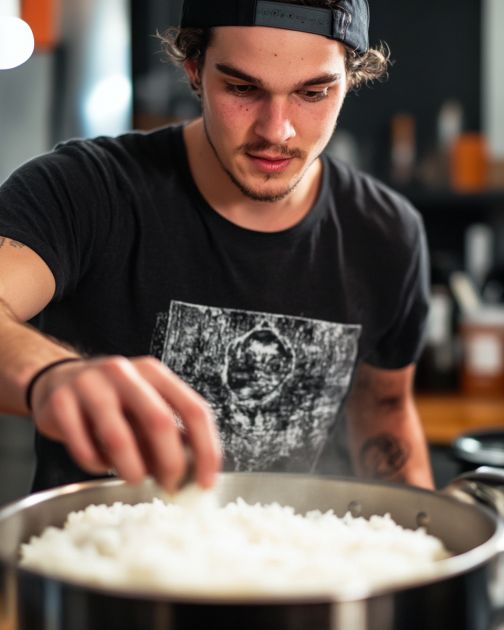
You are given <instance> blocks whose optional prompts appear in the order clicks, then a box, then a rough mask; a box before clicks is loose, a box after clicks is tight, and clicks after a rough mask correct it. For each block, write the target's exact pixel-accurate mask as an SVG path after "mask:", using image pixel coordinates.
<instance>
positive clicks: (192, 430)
mask: <svg viewBox="0 0 504 630" xmlns="http://www.w3.org/2000/svg"><path fill="white" fill-rule="evenodd" d="M134 363H135V366H136V367H137V369H138V370H139V372H140V373H141V374H142V375H143V376H144V377H145V378H146V379H147V380H148V381H149V382H150V383H151V384H152V385H153V386H154V387H155V389H156V390H157V391H158V392H159V394H160V395H161V396H162V397H163V398H164V400H165V401H166V402H167V403H168V404H169V405H170V406H171V407H173V409H174V410H175V411H176V413H177V415H179V416H180V418H181V419H182V422H183V424H184V427H185V429H186V432H187V437H188V439H189V443H190V446H191V448H192V450H193V452H194V466H195V475H196V480H197V481H198V483H199V484H200V485H202V486H203V487H209V486H211V485H212V484H213V483H214V481H215V476H216V473H217V472H218V470H219V468H220V466H221V460H222V453H221V445H220V440H219V436H218V432H217V428H216V425H215V422H214V418H213V414H212V411H211V409H210V407H209V406H208V404H207V403H206V402H205V401H204V399H203V398H202V397H201V396H199V394H197V393H196V392H195V391H194V390H193V389H191V388H190V387H189V386H188V385H187V384H186V383H184V381H182V380H181V379H180V378H179V377H178V376H177V375H176V374H174V373H173V372H171V371H170V370H169V369H168V368H166V367H165V366H164V365H163V364H162V363H160V362H159V361H156V360H155V359H152V358H150V357H145V358H140V359H135V361H134Z"/></svg>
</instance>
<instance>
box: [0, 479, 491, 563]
mask: <svg viewBox="0 0 504 630" xmlns="http://www.w3.org/2000/svg"><path fill="white" fill-rule="evenodd" d="M215 492H216V494H217V498H218V502H219V504H221V505H225V504H226V503H228V502H229V501H233V500H234V499H236V498H238V497H242V498H243V499H244V500H245V501H247V502H248V503H257V502H260V503H272V502H278V503H280V504H282V505H291V506H292V507H294V508H295V509H296V511H298V512H301V513H304V512H306V511H309V510H315V509H318V510H321V511H327V510H331V509H332V510H333V511H334V512H335V514H337V515H338V516H343V515H344V514H345V513H346V512H347V511H350V512H351V513H352V514H353V515H354V516H364V517H366V518H368V517H370V516H372V515H373V514H385V513H390V514H391V516H392V518H393V519H394V520H395V521H396V522H397V523H399V524H400V525H402V526H403V527H407V528H410V529H416V528H417V527H418V526H425V527H426V528H427V530H428V532H429V533H431V534H433V535H434V536H437V537H439V538H441V540H442V541H443V542H444V544H445V546H446V547H447V548H448V549H449V550H450V551H451V552H452V553H454V554H461V553H464V552H467V551H470V550H471V549H474V548H475V547H478V546H480V545H482V544H483V543H485V542H486V541H488V540H489V539H490V538H491V537H492V536H494V535H495V534H496V531H497V526H498V521H497V518H496V517H495V516H494V515H493V514H492V513H491V512H489V511H487V510H484V509H482V508H479V507H476V506H474V505H470V504H466V503H462V502H460V501H458V500H456V499H453V498H451V497H448V496H444V495H442V494H439V493H436V492H430V491H426V490H421V489H418V488H412V487H409V486H402V485H395V484H384V483H373V482H362V481H358V480H353V479H342V478H335V477H317V476H304V475H291V474H279V473H222V474H221V475H220V477H219V480H218V482H217V485H216V489H215ZM155 496H157V486H156V485H155V484H154V483H152V482H151V481H146V482H144V483H143V484H141V485H136V486H132V485H128V484H126V483H125V482H123V481H120V480H107V481H97V482H96V481H92V482H85V483H80V484H72V485H69V486H62V487H60V488H56V489H54V490H49V491H46V492H41V493H37V494H34V495H31V496H29V497H27V498H25V499H22V500H20V501H17V502H15V503H13V504H11V505H9V506H7V507H5V508H4V509H3V510H0V558H1V559H3V560H4V561H15V560H17V557H18V550H19V546H20V544H21V543H22V542H26V541H27V540H29V538H30V537H31V536H33V535H38V534H40V533H41V531H42V530H43V529H44V528H45V527H48V526H49V525H53V526H61V525H62V524H63V522H64V521H65V518H66V516H67V514H68V513H69V512H71V511H74V510H80V509H83V508H84V507H86V506H87V505H90V504H92V503H95V504H101V503H103V504H106V505H111V504H112V503H114V502H116V501H121V502H123V503H131V504H135V503H140V502H142V501H150V500H152V499H153V498H154V497H155Z"/></svg>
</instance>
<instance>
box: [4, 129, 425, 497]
mask: <svg viewBox="0 0 504 630" xmlns="http://www.w3.org/2000/svg"><path fill="white" fill-rule="evenodd" d="M322 161H323V176H322V182H321V186H320V191H319V194H318V198H317V200H316V202H315V204H314V206H313V208H312V209H311V210H310V212H309V213H308V214H307V215H306V216H305V217H304V218H303V219H302V220H301V221H300V222H299V223H298V224H297V225H295V226H294V227H291V228H289V229H287V230H283V231H281V232H275V233H263V232H256V231H253V230H248V229H244V228H241V227H238V226H236V225H235V224H233V223H231V222H229V221H227V220H226V219H224V218H223V217H222V216H220V215H219V214H218V213H216V212H215V211H214V210H213V209H212V208H211V207H210V206H209V205H208V204H207V203H206V201H205V200H204V198H203V197H202V196H201V194H200V193H199V191H198V189H197V188H196V186H195V184H194V181H193V179H192V177H191V174H190V170H189V164H188V161H187V155H186V150H185V145H184V141H183V137H182V130H181V127H178V126H177V127H168V128H163V129H160V130H156V131H153V132H149V133H145V134H143V133H129V134H126V135H123V136H120V137H118V138H97V139H94V140H86V141H82V140H74V141H70V142H67V143H64V144H62V145H60V146H59V147H57V149H56V150H55V151H53V152H51V153H49V154H47V155H44V156H41V157H38V158H36V159H34V160H32V161H30V162H28V163H27V164H25V165H24V166H22V167H21V168H20V169H19V170H18V171H16V172H15V173H14V174H13V175H12V176H11V177H10V178H9V179H8V180H7V182H6V183H5V184H4V185H3V186H2V188H1V189H0V235H2V236H6V237H9V238H12V239H15V240H18V241H20V242H22V243H24V244H25V245H27V246H29V247H30V248H32V249H33V250H34V251H35V252H37V253H38V254H39V255H40V256H41V257H42V258H43V259H44V260H45V262H46V263H47V264H48V266H49V267H50V269H51V270H52V272H53V274H54V277H55V279H56V294H55V296H54V299H53V301H52V302H51V304H50V305H49V306H48V307H47V308H46V309H45V311H44V312H43V313H42V314H41V315H40V317H39V321H38V325H39V327H40V329H41V330H43V331H44V332H46V333H48V334H51V335H53V336H55V337H57V338H58V339H62V340H64V341H67V342H69V343H71V344H73V345H74V346H76V347H77V348H78V349H80V350H81V351H83V352H86V353H91V354H117V353H119V354H123V355H126V356H136V355H143V354H146V353H151V354H154V355H155V356H158V357H159V358H160V359H161V360H163V361H164V362H165V363H166V364H167V365H169V366H170V367H171V368H172V369H173V370H174V371H175V372H177V373H178V374H180V376H182V378H184V379H185V380H186V381H187V382H189V383H190V384H191V385H193V386H194V387H195V388H196V389H197V390H198V391H200V392H201V393H202V394H203V395H204V396H205V397H206V398H207V399H208V401H209V402H210V403H211V404H212V406H213V407H214V409H215V411H216V415H217V418H218V422H219V428H220V431H221V435H222V438H223V442H224V446H225V454H226V460H227V466H228V467H230V468H235V469H247V470H262V469H277V470H278V469H289V470H298V471H307V470H311V469H312V467H313V465H314V463H315V462H316V460H317V457H318V455H319V453H320V451H321V449H322V448H323V446H324V443H325V441H326V440H327V436H328V434H329V432H330V431H331V429H332V427H333V426H334V423H335V420H336V417H337V415H338V413H339V412H340V411H341V410H342V408H343V402H344V399H345V396H346V394H347V392H348V389H349V386H350V384H351V379H352V375H353V373H354V369H355V366H356V365H357V363H358V362H360V361H364V362H367V363H369V364H371V365H374V366H377V367H381V368H386V369H394V368H401V367H403V366H405V365H408V364H410V363H412V362H414V361H416V359H417V358H418V355H419V352H420V349H421V340H422V334H423V329H424V325H425V318H426V312H427V299H428V271H427V249H426V245H425V237H424V231H423V227H422V223H421V220H420V217H419V215H418V213H417V212H416V211H415V210H414V209H413V208H412V207H411V205H410V204H409V203H408V202H407V201H406V200H405V199H404V198H403V197H401V196H400V195H398V194H396V193H395V192H393V191H391V190H390V189H388V188H387V187H386V186H384V185H382V184H380V183H378V182H377V181H376V180H374V179H373V178H371V177H369V176H367V175H364V174H362V173H360V172H357V171H355V170H353V169H351V168H349V167H348V166H347V165H345V164H343V163H341V162H338V161H334V160H332V159H329V158H328V157H327V156H325V155H324V156H322ZM37 457H38V468H37V482H36V486H37V487H45V486H50V485H56V484H59V483H63V482H65V481H74V480H76V479H80V478H83V477H84V475H83V473H82V471H80V470H79V469H78V468H76V467H75V466H74V465H73V464H72V463H71V462H70V460H69V458H68V455H67V454H66V452H65V450H64V449H63V447H61V446H60V445H55V444H53V443H51V442H50V441H49V440H46V439H45V438H41V436H38V438H37Z"/></svg>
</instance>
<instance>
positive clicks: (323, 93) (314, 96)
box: [299, 88, 329, 101]
mask: <svg viewBox="0 0 504 630" xmlns="http://www.w3.org/2000/svg"><path fill="white" fill-rule="evenodd" d="M299 94H300V95H301V96H302V97H303V98H304V99H305V100H306V101H321V100H322V99H324V98H326V97H327V95H328V94H329V88H324V89H323V90H300V92H299Z"/></svg>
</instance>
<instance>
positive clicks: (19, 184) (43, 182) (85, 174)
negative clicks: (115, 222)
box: [0, 141, 114, 299]
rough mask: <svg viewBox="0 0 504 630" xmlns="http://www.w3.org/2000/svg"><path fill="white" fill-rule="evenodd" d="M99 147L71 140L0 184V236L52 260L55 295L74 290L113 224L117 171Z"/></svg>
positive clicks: (17, 171)
mask: <svg viewBox="0 0 504 630" xmlns="http://www.w3.org/2000/svg"><path fill="white" fill-rule="evenodd" d="M100 151H101V149H100V147H99V146H97V145H96V146H93V145H92V144H91V143H89V142H86V141H71V142H68V143H65V144H63V145H61V146H60V147H58V148H57V149H56V150H54V151H53V152H51V153H48V154H46V155H42V156H39V157H37V158H35V159H33V160H31V161H29V162H27V163H26V164H24V165H23V166H21V167H20V168H19V169H17V170H16V171H15V172H14V173H13V174H12V175H11V176H10V177H9V178H8V179H7V181H6V182H5V183H4V184H3V185H2V186H1V187H0V236H4V237H7V238H12V239H14V240H17V241H19V242H21V243H23V244H24V245H26V246H27V247H30V248H31V249H33V250H34V251H35V252H36V253H37V254H38V255H39V256H40V257H41V258H42V259H43V260H44V261H45V262H46V264H47V265H48V266H49V268H50V269H51V271H52V273H53V275H54V278H55V281H56V294H55V298H56V299H58V298H60V297H62V296H63V295H64V294H65V293H68V292H71V291H72V290H73V289H74V288H75V287H76V286H77V284H78V282H79V280H80V279H81V278H82V277H83V275H84V274H85V273H86V271H87V270H88V269H89V266H90V265H91V264H92V261H93V256H94V253H95V252H96V251H98V250H99V248H100V247H101V246H103V243H102V241H103V239H104V236H105V235H106V234H107V232H108V229H109V227H110V225H109V221H110V216H111V214H110V206H111V190H113V186H114V184H113V176H112V174H111V173H110V170H109V169H108V168H107V160H106V159H105V157H104V156H103V155H102V156H100V155H99V154H100Z"/></svg>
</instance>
